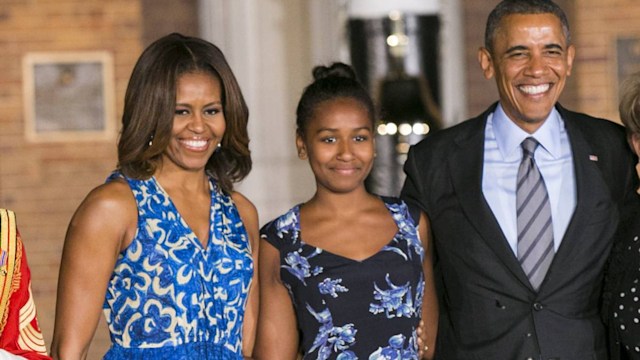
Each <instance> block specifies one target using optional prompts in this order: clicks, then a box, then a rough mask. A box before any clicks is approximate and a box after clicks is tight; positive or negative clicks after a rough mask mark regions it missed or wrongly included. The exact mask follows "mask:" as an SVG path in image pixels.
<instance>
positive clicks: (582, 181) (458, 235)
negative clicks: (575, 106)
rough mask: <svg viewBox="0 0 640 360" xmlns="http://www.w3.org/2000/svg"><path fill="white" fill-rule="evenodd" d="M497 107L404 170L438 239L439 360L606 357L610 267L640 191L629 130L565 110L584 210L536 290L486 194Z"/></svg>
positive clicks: (438, 137)
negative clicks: (604, 287) (603, 306)
mask: <svg viewBox="0 0 640 360" xmlns="http://www.w3.org/2000/svg"><path fill="white" fill-rule="evenodd" d="M495 107H496V104H494V105H493V106H492V107H490V108H489V109H488V110H487V111H486V112H485V113H483V114H482V115H480V116H479V117H477V118H474V119H470V120H468V121H465V122H463V123H461V124H459V125H456V126H454V127H451V128H449V129H445V130H441V131H439V132H437V133H435V134H433V135H432V136H429V137H428V138H426V139H424V140H422V141H421V142H420V143H418V144H416V145H415V146H413V147H412V148H411V150H410V152H409V157H408V159H407V161H406V163H405V166H404V170H405V172H406V174H407V180H406V182H405V185H404V188H403V190H402V198H403V199H404V200H405V201H408V202H412V203H414V204H417V205H418V206H419V207H420V208H422V209H423V210H424V211H425V212H426V213H427V215H428V216H429V218H430V221H431V227H432V232H433V236H434V243H435V252H436V256H437V260H436V261H437V265H436V267H437V269H436V271H437V272H436V273H437V274H438V280H439V282H440V283H439V284H437V285H438V289H439V295H440V296H439V297H440V299H441V304H440V308H441V319H440V326H439V333H438V342H437V346H436V353H437V358H438V359H444V360H457V359H484V360H503V359H523V360H524V359H529V358H531V359H535V360H538V359H545V360H546V359H562V360H586V359H606V358H607V355H606V345H605V329H604V326H603V324H602V323H601V320H600V317H599V312H598V310H599V305H598V303H599V300H600V293H601V283H602V277H603V267H604V264H605V262H606V259H607V256H608V254H609V251H610V249H611V244H612V235H613V233H614V231H615V229H616V225H617V222H618V213H619V211H618V210H619V207H620V206H621V204H622V203H623V202H624V201H625V200H624V199H625V198H626V197H627V196H628V194H631V193H632V191H633V188H634V186H635V185H636V183H637V177H636V175H635V171H634V157H633V155H632V153H631V151H630V149H629V146H628V144H627V143H626V140H625V133H624V129H623V127H622V126H620V125H617V124H615V123H613V122H610V121H607V120H602V119H595V118H592V117H590V116H587V115H584V114H578V113H575V112H571V111H568V110H565V109H563V108H562V107H561V106H559V105H558V106H557V109H558V111H559V112H560V114H561V116H562V119H563V120H564V123H565V126H566V129H567V134H568V137H569V141H570V143H571V149H572V153H573V163H574V168H575V178H576V179H575V183H576V191H577V203H576V208H575V211H574V214H573V217H572V219H571V221H570V223H569V226H568V228H567V231H566V233H565V235H564V238H563V239H562V243H561V245H560V247H559V249H558V251H557V252H556V255H555V257H554V259H553V262H552V264H551V267H550V268H549V271H548V273H547V276H546V278H545V280H544V282H543V283H542V285H541V287H540V290H539V291H538V292H536V291H534V290H533V288H532V287H531V285H530V284H529V281H528V279H527V277H526V275H525V274H524V272H523V270H522V268H521V267H520V265H519V263H518V260H517V258H516V256H515V254H514V253H513V251H512V250H511V248H510V247H509V245H508V242H507V240H506V238H505V236H504V235H503V233H502V230H501V228H500V226H499V225H498V222H497V221H496V219H495V217H494V215H493V213H492V211H491V209H490V207H489V205H488V203H487V202H486V200H485V198H484V196H483V193H482V167H483V153H484V129H485V124H486V120H487V116H488V115H489V114H491V113H492V112H493V111H494V109H495ZM438 280H437V281H438Z"/></svg>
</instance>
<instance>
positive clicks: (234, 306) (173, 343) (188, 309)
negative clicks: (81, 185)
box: [104, 172, 253, 360]
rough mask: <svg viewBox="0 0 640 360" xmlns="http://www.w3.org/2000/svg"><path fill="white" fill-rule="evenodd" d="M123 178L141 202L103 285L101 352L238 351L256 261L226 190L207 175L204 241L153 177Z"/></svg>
mask: <svg viewBox="0 0 640 360" xmlns="http://www.w3.org/2000/svg"><path fill="white" fill-rule="evenodd" d="M115 178H124V176H123V175H122V174H120V173H119V172H115V173H113V174H112V175H111V176H110V177H109V179H108V180H107V181H112V180H113V179H115ZM124 179H125V180H126V181H127V182H128V184H129V187H130V188H131V191H132V192H133V195H134V197H135V200H136V203H137V206H138V229H137V232H136V235H135V237H134V239H133V242H132V243H131V245H129V247H128V248H127V249H125V250H124V251H123V252H122V253H120V255H119V256H118V259H117V261H116V265H115V269H114V270H113V274H112V275H111V279H110V280H109V284H108V287H107V293H106V298H105V302H104V314H105V317H106V319H107V324H108V326H109V331H110V333H111V341H112V345H111V348H110V349H109V351H108V352H107V354H106V355H105V356H104V359H107V360H111V359H140V360H142V359H153V360H163V359H172V360H176V359H184V360H187V359H211V360H214V359H215V360H241V359H243V357H242V322H243V320H244V312H245V305H246V302H247V295H248V292H249V286H250V284H251V278H252V275H253V261H252V257H251V248H250V243H249V237H248V235H247V232H246V230H245V228H244V225H243V224H242V220H241V219H240V215H239V213H238V210H237V208H236V206H235V204H234V203H233V201H232V199H231V197H230V196H228V195H226V194H224V193H223V192H222V191H221V189H220V187H219V186H218V185H217V183H216V182H215V180H213V179H211V178H210V179H209V189H210V191H211V211H210V227H209V238H210V241H209V243H208V246H207V247H206V248H205V247H203V246H202V244H201V243H200V241H199V240H198V239H197V237H196V235H195V234H194V233H193V231H192V230H191V229H190V228H189V226H188V225H187V223H186V222H185V221H184V219H183V218H182V217H181V216H180V213H179V212H178V210H177V209H176V207H175V206H174V204H173V202H172V201H171V198H170V197H169V194H167V192H165V191H164V190H163V189H162V187H161V186H160V184H159V183H158V182H157V181H156V179H155V178H153V177H152V178H150V179H148V180H136V179H130V178H124Z"/></svg>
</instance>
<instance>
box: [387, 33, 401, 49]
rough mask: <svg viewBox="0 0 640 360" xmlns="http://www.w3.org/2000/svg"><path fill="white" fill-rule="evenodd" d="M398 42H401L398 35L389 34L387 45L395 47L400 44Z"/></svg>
mask: <svg viewBox="0 0 640 360" xmlns="http://www.w3.org/2000/svg"><path fill="white" fill-rule="evenodd" d="M398 44H400V38H398V36H397V35H395V34H392V35H389V36H387V45H389V46H391V47H395V46H398Z"/></svg>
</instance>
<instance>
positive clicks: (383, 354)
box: [261, 198, 424, 360]
mask: <svg viewBox="0 0 640 360" xmlns="http://www.w3.org/2000/svg"><path fill="white" fill-rule="evenodd" d="M383 201H384V202H385V206H386V207H387V209H388V210H389V213H390V215H391V216H392V217H393V220H394V221H395V223H396V225H397V227H398V231H397V233H396V234H395V236H394V237H393V238H392V239H390V241H389V243H387V245H386V246H384V247H383V248H382V249H381V250H380V251H379V252H378V253H376V254H374V255H372V256H371V257H369V258H367V259H365V260H363V261H355V260H352V259H349V258H345V257H342V256H339V255H336V254H332V253H331V252H328V251H325V250H323V249H320V248H317V247H314V246H311V245H308V244H306V243H305V242H304V239H302V238H301V237H300V222H299V219H300V205H297V206H295V207H293V208H292V209H291V210H289V211H288V212H287V213H286V214H284V215H282V216H280V217H278V218H277V219H275V220H273V221H271V222H270V223H268V224H266V225H265V226H264V227H263V228H262V229H261V237H262V238H263V239H265V240H266V241H268V242H269V243H270V244H272V245H273V246H274V247H276V248H277V249H278V250H279V252H280V264H281V265H280V268H281V270H280V276H281V279H282V282H283V284H284V285H285V287H286V288H287V289H288V290H289V294H290V296H291V299H292V302H293V304H294V307H295V312H296V317H297V324H298V328H299V330H300V335H301V337H300V343H301V345H302V352H303V355H304V359H319V360H324V359H337V360H352V359H371V360H377V359H394V360H405V359H406V360H409V359H418V349H417V342H416V341H417V334H416V329H417V327H418V322H419V321H420V318H421V309H422V296H423V291H424V275H423V268H422V260H423V258H424V249H423V247H422V243H421V241H420V239H419V238H418V233H417V226H416V222H415V221H414V220H413V218H412V217H411V215H410V214H409V211H408V207H407V205H406V204H405V203H404V202H401V201H400V200H397V199H391V198H383Z"/></svg>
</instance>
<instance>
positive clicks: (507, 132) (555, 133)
mask: <svg viewBox="0 0 640 360" xmlns="http://www.w3.org/2000/svg"><path fill="white" fill-rule="evenodd" d="M562 125H563V123H562V118H561V117H560V113H559V112H558V110H556V108H555V107H554V108H553V109H552V110H551V113H549V116H548V117H547V118H546V119H545V121H544V123H542V126H540V128H538V130H536V132H535V133H533V134H529V133H528V132H526V131H524V130H522V129H521V128H520V127H518V125H516V124H515V123H514V122H513V121H511V119H509V117H508V116H507V114H506V113H505V112H504V109H503V108H502V104H498V106H497V107H496V110H495V111H494V113H493V131H494V133H495V136H496V142H497V144H498V150H499V151H500V153H501V155H502V156H503V158H505V159H506V158H509V157H512V156H515V154H518V155H517V156H520V152H519V148H520V143H522V141H523V140H524V139H526V138H527V137H529V136H533V137H534V138H535V139H536V140H537V141H538V142H539V143H540V145H541V147H542V148H544V149H545V150H546V151H547V152H548V153H549V154H550V155H551V157H553V158H554V159H556V158H558V157H559V156H560V155H561V149H560V132H561V129H562Z"/></svg>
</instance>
